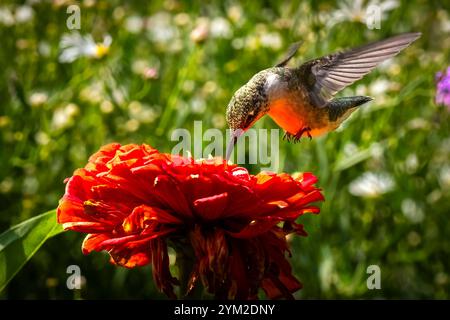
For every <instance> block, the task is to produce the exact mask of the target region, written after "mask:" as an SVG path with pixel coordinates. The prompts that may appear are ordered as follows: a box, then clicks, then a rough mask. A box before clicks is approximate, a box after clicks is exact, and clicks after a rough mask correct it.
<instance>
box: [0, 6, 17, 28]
mask: <svg viewBox="0 0 450 320" xmlns="http://www.w3.org/2000/svg"><path fill="white" fill-rule="evenodd" d="M14 23H15V19H14V15H13V13H12V12H11V11H10V10H9V9H8V8H0V24H3V25H4V26H7V27H9V26H12V25H13V24H14Z"/></svg>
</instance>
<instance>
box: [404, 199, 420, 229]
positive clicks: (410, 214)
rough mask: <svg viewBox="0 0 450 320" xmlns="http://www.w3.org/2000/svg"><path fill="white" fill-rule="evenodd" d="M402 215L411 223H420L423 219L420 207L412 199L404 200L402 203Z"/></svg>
mask: <svg viewBox="0 0 450 320" xmlns="http://www.w3.org/2000/svg"><path fill="white" fill-rule="evenodd" d="M402 212H403V215H404V216H405V217H406V218H407V219H408V220H409V221H411V222H412V223H420V222H422V221H423V219H425V213H424V211H423V209H422V206H421V205H420V204H419V203H417V202H416V201H414V200H413V199H409V198H408V199H404V200H403V201H402Z"/></svg>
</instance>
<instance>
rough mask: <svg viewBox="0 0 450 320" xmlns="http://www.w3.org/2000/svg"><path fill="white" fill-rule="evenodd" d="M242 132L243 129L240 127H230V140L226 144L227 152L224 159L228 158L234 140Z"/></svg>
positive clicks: (234, 142) (235, 140)
mask: <svg viewBox="0 0 450 320" xmlns="http://www.w3.org/2000/svg"><path fill="white" fill-rule="evenodd" d="M243 133H244V130H242V129H232V130H231V134H230V142H229V143H228V146H227V152H226V158H225V159H226V160H227V162H228V160H230V156H231V153H232V152H233V149H234V146H235V145H236V142H237V140H238V138H239V137H240V136H241V135H242V134H243Z"/></svg>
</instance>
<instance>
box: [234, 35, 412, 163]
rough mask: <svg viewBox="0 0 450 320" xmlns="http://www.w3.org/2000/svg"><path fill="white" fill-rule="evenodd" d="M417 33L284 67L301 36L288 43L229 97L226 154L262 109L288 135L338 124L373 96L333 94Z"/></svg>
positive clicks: (290, 138) (330, 128)
mask: <svg viewBox="0 0 450 320" xmlns="http://www.w3.org/2000/svg"><path fill="white" fill-rule="evenodd" d="M420 36H421V33H404V34H400V35H397V36H394V37H391V38H387V39H385V40H381V41H377V42H373V43H369V44H366V45H363V46H360V47H357V48H353V49H349V50H345V51H340V52H336V53H333V54H329V55H326V56H323V57H320V58H318V59H313V60H309V61H307V62H305V63H303V64H301V65H300V66H298V67H295V68H289V67H287V66H286V65H287V64H288V62H289V60H291V59H292V57H293V56H294V55H295V54H296V52H297V50H298V48H299V47H300V42H297V43H294V44H292V45H291V46H290V47H289V49H288V52H287V54H286V55H285V56H284V58H283V59H282V60H281V61H280V62H279V63H277V64H276V65H275V66H274V67H271V68H268V69H265V70H262V71H260V72H258V73H257V74H256V75H254V76H253V77H252V78H251V79H250V80H249V81H248V82H247V83H246V84H245V85H243V86H242V87H241V88H239V89H238V90H237V91H236V92H235V93H234V95H233V97H232V98H231V100H230V102H229V104H228V107H227V111H226V120H227V123H228V126H229V127H230V129H231V139H230V142H229V145H228V147H227V152H226V159H227V160H228V159H229V158H230V155H231V152H232V150H233V148H234V145H235V144H236V142H237V139H238V138H239V136H241V135H242V134H243V133H244V132H245V131H246V130H248V129H249V128H250V127H252V126H253V125H254V124H255V122H256V121H258V120H259V119H260V118H261V117H262V116H264V115H266V114H267V115H269V116H270V117H271V118H272V119H273V120H274V121H275V123H276V124H277V125H278V126H280V127H281V128H283V129H284V131H285V136H284V137H285V138H286V139H287V140H288V141H294V142H297V141H299V140H300V139H301V138H302V137H303V136H304V135H307V136H308V137H309V138H312V137H316V136H320V135H323V134H325V133H327V132H330V131H333V130H335V129H337V128H338V127H339V126H340V124H341V123H342V122H343V121H344V120H345V119H347V118H348V117H349V116H350V114H351V113H352V112H354V111H355V110H356V109H357V108H358V107H359V106H361V105H362V104H364V103H366V102H368V101H370V100H372V98H371V97H367V96H354V97H342V98H334V95H335V94H336V93H338V92H339V91H341V90H342V89H344V88H346V87H347V86H349V85H351V84H353V83H354V82H356V81H357V80H359V79H361V78H362V77H363V76H365V75H366V74H368V73H369V72H371V71H372V70H373V69H374V68H375V67H376V66H378V65H379V64H380V63H381V62H383V61H385V60H386V59H389V58H391V57H393V56H395V55H396V54H398V53H399V52H400V51H401V50H403V49H405V48H406V47H408V46H409V45H410V44H411V43H412V42H413V41H415V40H416V39H418V38H419V37H420Z"/></svg>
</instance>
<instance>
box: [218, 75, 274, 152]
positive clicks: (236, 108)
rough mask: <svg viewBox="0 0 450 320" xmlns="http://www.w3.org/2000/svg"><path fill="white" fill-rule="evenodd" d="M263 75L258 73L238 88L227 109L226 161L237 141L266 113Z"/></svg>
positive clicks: (266, 104)
mask: <svg viewBox="0 0 450 320" xmlns="http://www.w3.org/2000/svg"><path fill="white" fill-rule="evenodd" d="M265 83H266V79H265V74H263V73H261V72H260V73H258V74H256V75H255V76H254V77H253V78H252V79H250V81H249V82H247V84H245V85H244V86H242V87H241V88H239V90H237V91H236V92H235V94H234V95H233V97H232V98H231V100H230V103H229V104H228V107H227V114H226V119H227V123H228V126H229V128H230V129H231V131H232V132H231V141H230V145H229V146H228V148H227V160H228V158H229V156H230V155H231V151H232V149H233V146H234V144H236V142H237V139H238V138H239V136H240V135H242V134H243V133H244V132H245V131H246V130H248V129H249V128H250V127H251V126H253V124H254V123H255V122H256V121H257V120H259V118H261V117H262V116H263V115H264V114H266V112H267V111H268V110H267V109H268V99H267V93H266V86H265Z"/></svg>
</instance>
